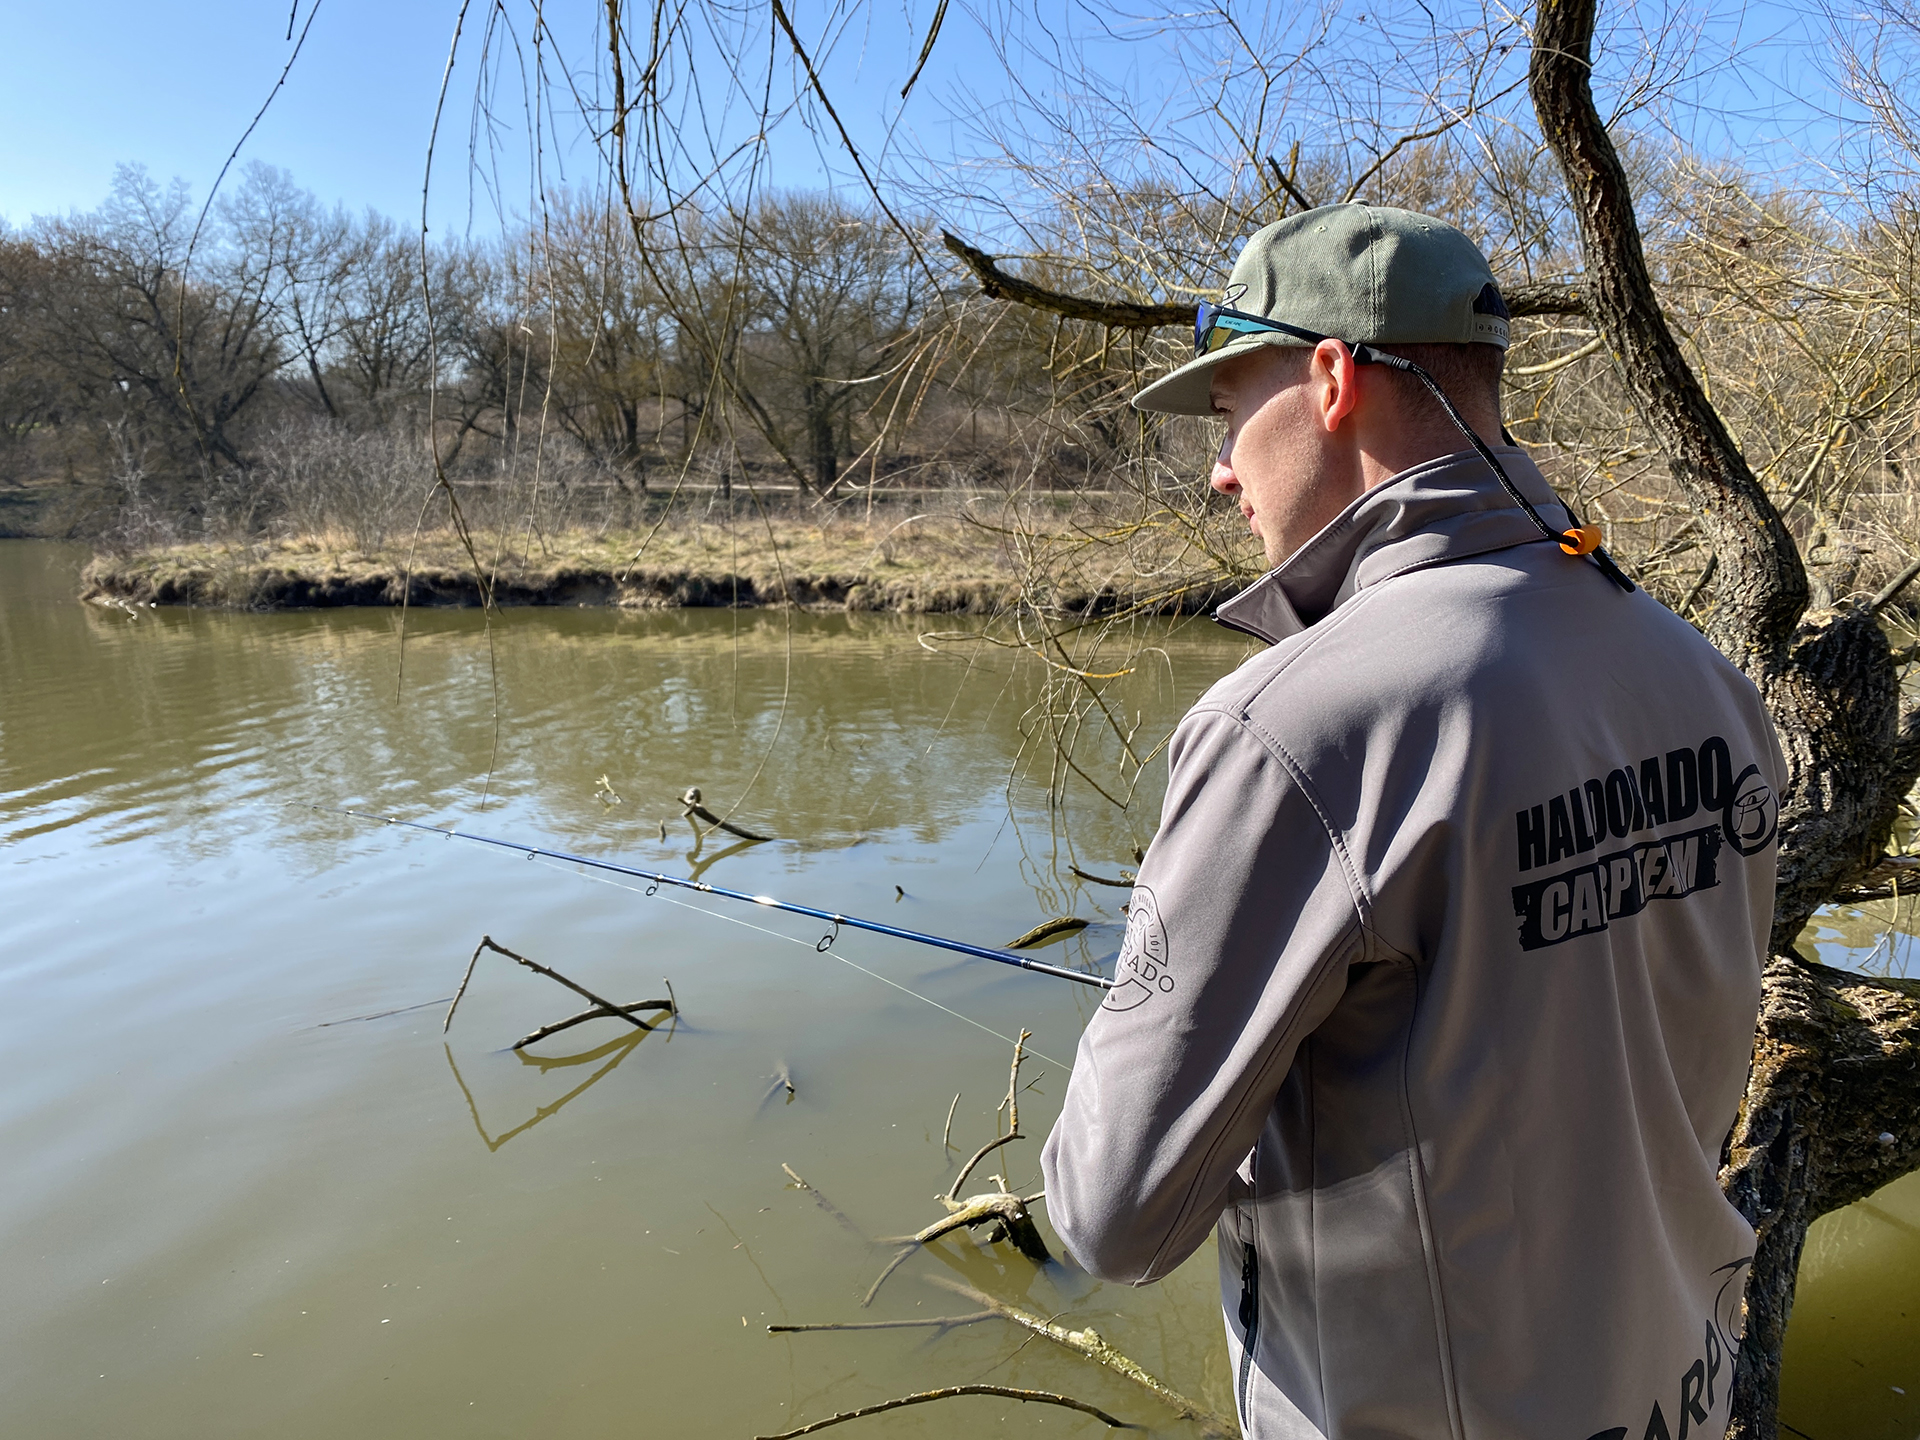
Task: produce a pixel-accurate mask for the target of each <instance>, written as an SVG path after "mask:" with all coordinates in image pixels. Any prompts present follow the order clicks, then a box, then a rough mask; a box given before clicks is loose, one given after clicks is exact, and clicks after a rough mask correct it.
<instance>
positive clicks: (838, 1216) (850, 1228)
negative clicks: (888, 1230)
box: [780, 1160, 873, 1245]
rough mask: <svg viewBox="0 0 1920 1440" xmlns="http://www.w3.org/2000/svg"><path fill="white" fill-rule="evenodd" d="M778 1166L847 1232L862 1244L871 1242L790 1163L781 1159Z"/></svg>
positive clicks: (871, 1241) (871, 1240) (869, 1237)
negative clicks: (802, 1177)
mask: <svg viewBox="0 0 1920 1440" xmlns="http://www.w3.org/2000/svg"><path fill="white" fill-rule="evenodd" d="M780 1168H781V1169H782V1170H784V1171H786V1172H787V1178H788V1179H789V1180H791V1181H793V1184H794V1188H795V1189H797V1190H804V1191H806V1192H807V1193H808V1194H809V1195H811V1196H813V1203H814V1204H816V1205H818V1206H819V1207H820V1208H821V1209H822V1210H824V1211H826V1212H827V1214H829V1215H831V1216H832V1217H833V1218H834V1219H835V1220H836V1221H838V1222H839V1223H840V1225H841V1227H842V1228H844V1229H845V1230H846V1231H847V1232H848V1233H849V1234H851V1235H853V1236H854V1237H855V1238H856V1239H858V1240H859V1241H860V1243H861V1244H862V1245H871V1244H873V1237H872V1236H870V1235H868V1234H867V1233H866V1232H865V1231H864V1230H862V1229H861V1228H860V1227H859V1226H858V1225H856V1224H854V1223H853V1221H851V1220H849V1219H848V1218H847V1215H846V1212H845V1211H844V1210H842V1209H841V1208H840V1207H839V1206H838V1205H836V1204H834V1203H833V1202H832V1201H831V1200H829V1199H827V1197H826V1196H824V1195H822V1194H821V1193H820V1192H819V1191H818V1190H816V1189H814V1188H813V1186H811V1185H809V1184H808V1183H807V1182H806V1181H804V1180H802V1179H801V1178H800V1175H799V1172H798V1171H796V1170H795V1169H794V1168H793V1167H792V1166H791V1165H789V1164H787V1163H786V1162H785V1161H784V1160H783V1161H781V1162H780Z"/></svg>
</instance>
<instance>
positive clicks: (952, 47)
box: [0, 0, 1834, 233]
mask: <svg viewBox="0 0 1920 1440" xmlns="http://www.w3.org/2000/svg"><path fill="white" fill-rule="evenodd" d="M310 3H311V0H301V4H300V6H299V12H298V14H299V22H300V23H301V24H305V23H306V21H307V18H308V17H309V15H310V14H311V13H312V12H311V11H310V9H309V5H310ZM289 5H290V0H253V3H244V0H195V3H192V4H186V3H181V0H148V3H141V4H137V3H132V0H94V3H93V4H90V5H88V6H84V7H83V6H77V5H57V4H48V3H41V0H4V6H5V8H4V12H3V13H4V18H5V31H4V33H5V35H6V41H7V43H6V44H5V46H4V48H0V134H4V135H5V136H6V137H7V144H6V145H5V147H4V149H3V150H0V217H4V218H5V219H6V220H7V221H9V222H10V223H12V224H15V225H18V224H22V223H25V222H26V221H27V220H29V219H30V218H31V217H32V216H33V215H36V214H43V213H57V212H65V211H68V210H71V209H88V208H92V207H93V206H95V205H97V204H98V203H99V202H100V200H101V199H102V198H103V197H104V195H105V193H106V191H107V188H108V185H109V184H110V182H111V178H112V173H113V168H114V166H115V164H116V163H120V162H135V163H140V164H144V165H146V166H147V167H148V168H149V169H150V170H151V171H152V172H153V173H154V174H155V176H156V177H158V178H160V179H162V180H166V179H169V178H171V177H173V176H180V177H183V178H184V179H186V180H187V181H188V183H189V184H190V185H191V186H192V187H193V189H194V192H195V194H196V195H203V194H204V193H205V188H206V186H207V185H208V184H209V183H210V182H211V180H212V178H213V176H214V175H215V174H216V173H217V171H218V170H219V167H220V165H221V163H222V161H223V160H224V159H225V157H226V155H227V152H228V151H229V150H230V149H231V148H232V146H233V144H234V142H235V141H236V140H237V139H238V138H239V136H240V134H241V132H242V131H243V130H244V129H245V128H246V125H247V122H248V121H249V119H251V117H252V115H253V113H254V111H255V110H256V109H257V108H258V107H259V105H260V102H261V101H262V99H264V98H265V96H266V95H267V93H268V92H269V91H270V90H271V89H272V87H273V83H274V81H275V79H276V78H277V76H278V75H279V73H280V69H281V66H282V65H283V64H284V62H285V60H286V57H287V55H288V53H289V50H290V48H291V47H290V45H289V43H288V41H287V38H286V33H287V24H288V11H289ZM482 8H483V6H482V5H481V4H479V3H476V4H475V6H474V10H475V11H480V10H481V9H482ZM1443 8H1457V7H1443ZM1614 8H1615V13H1614V16H1613V18H1614V19H1615V21H1616V22H1617V23H1624V24H1627V25H1628V26H1629V27H1632V26H1635V25H1646V26H1650V27H1651V28H1653V29H1656V30H1657V29H1660V28H1663V27H1667V26H1671V25H1683V26H1697V27H1698V29H1699V32H1700V34H1701V35H1702V37H1703V39H1702V48H1701V50H1700V52H1699V58H1698V60H1697V62H1696V64H1695V66H1694V67H1693V73H1692V74H1691V76H1690V78H1689V79H1688V81H1687V86H1688V87H1689V93H1690V94H1691V95H1692V96H1693V97H1694V98H1699V99H1703V100H1705V101H1706V102H1707V105H1708V107H1709V110H1710V111H1711V115H1710V117H1709V118H1708V119H1706V120H1704V121H1702V120H1699V119H1698V118H1697V117H1696V118H1694V119H1692V120H1690V121H1689V124H1690V126H1691V127H1692V129H1693V133H1691V134H1690V135H1689V136H1688V138H1689V139H1691V140H1693V141H1695V142H1696V143H1698V144H1701V145H1703V146H1704V147H1705V148H1707V149H1709V150H1712V151H1718V152H1722V153H1727V152H1731V153H1735V154H1744V155H1747V156H1749V158H1755V159H1758V158H1759V157H1761V156H1762V155H1777V154H1781V153H1786V154H1787V155H1788V156H1789V158H1792V157H1794V156H1798V157H1803V158H1804V157H1807V156H1813V157H1817V156H1818V155H1819V154H1820V153H1821V152H1822V151H1823V150H1826V149H1829V148H1831V146H1832V144H1833V143H1834V131H1833V126H1832V122H1831V121H1829V120H1827V119H1823V118H1822V113H1821V112H1823V111H1826V110H1830V109H1831V108H1832V107H1831V103H1830V100H1829V97H1828V96H1827V94H1826V89H1827V87H1826V82H1825V81H1824V79H1822V78H1821V77H1820V76H1819V75H1818V73H1816V69H1815V67H1814V66H1813V65H1812V64H1811V63H1810V61H1809V56H1811V55H1812V54H1814V53H1815V51H1816V49H1817V48H1818V46H1819V45H1820V43H1821V40H1822V38H1823V36H1824V30H1823V29H1822V26H1821V24H1820V22H1819V20H1818V19H1817V17H1815V16H1813V15H1812V14H1810V13H1808V12H1805V11H1803V10H1802V9H1800V8H1798V7H1797V6H1795V5H1792V4H1777V3H1767V4H1750V5H1744V6H1733V5H1712V4H1708V5H1703V6H1696V7H1694V8H1692V9H1680V8H1678V7H1670V6H1656V5H1640V6H1635V7H1631V8H1629V7H1614ZM457 10H458V5H457V3H456V0H321V4H320V10H319V12H318V15H317V18H315V20H314V23H313V26H312V30H311V33H310V35H309V37H308V39H307V41H306V45H305V49H304V51H303V52H302V54H301V57H300V60H299V62H298V64H297V65H296V66H295V68H294V70H293V73H292V75H291V77H290V78H289V80H288V81H287V84H286V86H285V88H284V89H283V90H282V91H281V92H280V93H279V94H278V95H277V97H276V98H275V100H274V103H273V105H272V107H271V108H270V110H269V111H268V114H267V116H266V118H265V120H264V121H263V122H262V123H261V125H260V127H259V129H258V130H257V131H256V132H255V133H254V135H253V137H252V139H251V140H250V141H249V143H248V146H247V148H246V151H245V152H244V154H243V157H242V158H243V160H244V159H248V158H252V159H260V160H264V161H267V162H270V163H272V164H276V165H280V166H283V167H285V168H286V169H288V170H289V171H291V172H292V174H293V176H294V178H295V179H296V180H297V181H298V182H299V183H300V184H302V185H304V186H306V187H307V188H308V189H310V190H312V191H314V192H315V193H316V194H317V195H318V196H319V197H320V198H321V199H322V200H324V201H328V202H333V201H340V202H343V203H345V204H346V205H347V206H348V207H349V208H352V209H360V208H363V207H372V208H375V209H378V210H382V211H384V212H386V213H388V214H390V215H394V216H396V217H400V218H403V219H409V220H410V219H412V218H413V217H416V216H417V215H418V213H419V205H420V181H421V170H422V163H423V160H424V157H425V153H426V145H427V136H428V130H429V126H430V124H431V120H432V111H433V103H434V98H435V94H436V92H437V89H438V87H439V83H440V75H441V70H442V67H443V66H444V64H445V61H446V56H447V49H448V43H449V39H450V37H451V34H452V28H453V21H454V17H455V15H456V13H457ZM793 11H794V13H795V15H796V19H797V23H798V25H799V27H800V29H801V32H802V35H803V37H805V38H807V39H808V41H809V43H810V44H812V43H814V42H816V41H817V40H818V38H819V37H820V36H821V35H822V33H823V32H824V31H825V30H826V29H827V28H828V27H829V26H830V24H831V23H832V16H833V14H834V13H835V12H834V10H833V9H831V8H829V5H828V4H826V3H809V0H795V3H794V5H793ZM931 11H932V4H931V3H920V0H884V3H883V4H876V5H873V6H871V7H869V8H867V9H865V10H863V11H861V12H859V18H858V19H857V21H856V22H855V23H854V24H853V25H852V26H850V27H848V28H845V29H843V30H842V31H840V32H839V34H838V38H837V40H836V41H835V43H834V45H833V47H832V49H831V53H830V54H827V55H825V56H823V57H822V62H821V63H822V66H823V69H824V70H825V71H826V73H827V75H828V78H829V83H830V88H831V89H832V91H833V93H834V94H835V96H836V99H837V100H838V101H839V103H840V108H841V111H842V116H843V118H844V119H845V120H846V121H847V123H848V125H849V127H850V128H851V129H852V130H853V131H854V133H855V136H856V140H857V141H858V142H859V143H860V144H861V146H862V147H863V148H864V149H866V150H868V151H869V152H872V151H873V150H875V149H877V148H878V146H879V142H880V140H881V138H882V136H883V133H884V127H885V125H886V124H887V122H888V121H889V120H890V119H892V118H894V117H896V116H898V115H899V112H900V108H901V107H900V106H899V104H898V101H897V91H898V87H899V85H900V83H901V81H902V79H903V78H904V75H905V73H906V71H907V70H908V69H910V68H911V65H912V61H913V57H914V54H915V52H916V51H917V49H918V41H919V37H920V36H922V35H923V34H924V30H925V25H926V21H927V17H928V16H929V15H930V14H931ZM515 13H516V17H517V18H524V17H523V16H520V15H519V12H518V11H516V12H515ZM602 13H603V12H602V10H601V7H600V6H599V5H598V4H597V3H590V0H574V3H572V4H571V5H567V6H564V7H563V6H561V5H556V4H554V3H552V0H549V4H548V14H549V18H550V21H551V22H552V23H554V24H556V26H557V27H558V28H559V29H560V32H561V34H562V37H563V40H565V41H566V43H568V44H571V45H574V46H576V48H577V49H578V50H579V51H580V52H581V54H582V58H583V59H585V58H587V55H588V54H589V53H590V51H591V48H592V46H593V45H594V44H595V43H596V39H597V36H596V33H595V32H594V31H593V30H592V27H593V26H595V25H597V24H598V23H599V17H600V15H601V14H602ZM1003 13H1004V12H1000V11H996V9H995V8H994V3H993V0H977V3H974V0H956V3H954V4H953V5H952V7H951V10H950V13H949V16H948V20H947V25H946V30H945V31H944V32H943V36H942V39H941V42H940V45H939V47H938V48H937V49H936V51H935V54H934V59H933V62H932V64H931V65H930V66H929V67H928V70H927V73H926V75H925V76H924V77H923V79H922V80H921V82H920V84H919V87H918V89H917V90H916V93H915V95H914V98H913V101H912V102H911V104H910V105H909V106H908V107H907V110H906V114H905V118H904V125H905V129H904V130H903V131H902V132H901V133H902V134H903V135H904V134H907V133H908V132H911V135H912V137H913V141H914V143H915V145H916V147H917V148H918V150H919V151H920V153H922V154H924V155H928V156H933V157H936V158H937V157H940V156H942V155H943V154H948V155H950V154H952V153H954V151H955V150H956V149H957V150H961V151H964V150H965V149H966V147H967V144H968V142H967V139H966V130H965V127H964V126H962V125H958V124H956V122H955V121H954V118H953V117H954V116H955V115H956V114H958V113H959V112H960V111H963V110H965V109H967V108H968V107H969V106H971V105H974V104H979V103H986V104H991V103H993V102H994V101H995V100H997V99H999V98H1001V96H1002V85H1003V82H1002V80H1001V78H1000V74H999V71H998V66H997V62H996V61H995V60H994V59H993V57H992V54H991V49H990V45H989V42H988V39H987V34H986V32H987V30H988V29H991V28H993V27H995V26H997V25H1000V24H1002V23H1004V22H1003V20H1001V19H996V18H995V17H996V15H1001V14H1003ZM1031 13H1033V14H1035V15H1038V16H1042V17H1045V16H1046V15H1047V10H1046V7H1044V6H1038V7H1032V10H1031ZM1476 13H1477V7H1476ZM1086 14H1087V12H1085V11H1083V10H1080V9H1079V8H1077V7H1074V6H1072V5H1066V4H1063V5H1061V6H1059V7H1058V10H1057V15H1055V16H1054V17H1053V18H1052V19H1049V20H1046V22H1045V24H1044V25H1042V26H1041V28H1042V29H1044V28H1046V26H1047V25H1053V24H1056V23H1057V24H1058V25H1060V26H1065V27H1069V28H1073V27H1076V26H1077V27H1078V28H1079V29H1080V31H1081V33H1082V34H1083V35H1087V34H1088V27H1087V21H1086V19H1085V16H1086ZM1366 20H1367V15H1366V0H1352V3H1350V4H1348V5H1346V6H1345V7H1344V9H1343V10H1342V11H1341V23H1342V24H1343V25H1348V26H1357V25H1361V24H1364V22H1366ZM1036 23H1037V22H1036ZM569 26H573V27H578V28H577V29H575V30H574V32H573V35H572V36H571V37H569V35H568V31H567V27H569ZM1090 38H1091V39H1092V40H1093V42H1094V44H1095V49H1096V51H1097V53H1098V55H1099V57H1100V63H1101V64H1102V66H1103V67H1106V68H1108V69H1109V71H1110V73H1112V74H1114V75H1115V76H1116V77H1124V79H1116V81H1115V83H1121V84H1126V85H1128V86H1132V87H1138V88H1139V89H1140V91H1141V92H1142V93H1150V92H1153V91H1155V90H1164V89H1166V88H1167V87H1168V86H1170V85H1177V84H1178V83H1180V80H1179V75H1180V71H1179V67H1178V64H1177V58H1178V50H1179V36H1178V34H1177V32H1176V31H1170V30H1169V29H1168V27H1166V26H1165V25H1163V24H1158V23H1155V22H1153V21H1151V20H1150V19H1149V20H1143V21H1142V22H1140V23H1139V24H1138V25H1137V26H1135V27H1133V28H1132V29H1131V31H1129V30H1128V29H1124V28H1123V29H1122V30H1121V31H1119V32H1118V35H1117V36H1116V35H1114V34H1112V33H1107V34H1105V35H1096V36H1091V37H1090ZM474 39H475V34H474V31H473V30H472V29H471V28H469V31H468V34H467V38H466V42H465V43H466V51H467V54H468V57H469V59H468V63H467V64H465V65H464V66H463V67H462V70H461V73H460V74H458V75H457V76H456V78H455V81H454V83H453V84H452V86H451V88H450V92H449V101H448V107H447V115H446V118H445V120H444V121H443V151H442V157H441V159H440V161H439V162H438V165H437V171H436V174H437V177H438V178H437V179H436V186H435V194H436V199H435V203H434V206H433V216H432V222H433V227H434V229H435V230H436V231H437V232H440V233H446V232H447V231H448V230H449V229H451V230H461V229H464V228H466V227H467V226H468V225H469V224H470V223H471V225H472V226H473V228H475V229H476V230H480V231H488V230H491V229H493V228H494V226H495V224H496V223H497V222H496V221H495V220H494V219H493V218H492V213H491V208H490V202H489V201H488V199H487V198H486V196H485V195H484V194H481V193H477V192H476V191H475V190H474V189H473V187H472V184H471V179H472V177H471V173H470V170H469V167H468V165H467V163H466V141H467V133H468V124H469V120H470V115H471V108H472V103H473V96H474V82H475V74H476V71H475V68H474V66H473V64H472V55H473V51H474ZM1627 48H1628V47H1627V46H1626V45H1625V44H1624V43H1623V44H1622V50H1623V51H1624V50H1625V49H1627ZM1729 55H1733V56H1737V59H1738V63H1735V64H1729V63H1726V60H1727V57H1728V56H1729ZM507 78H508V81H509V84H508V86H507V90H506V91H503V92H502V93H503V95H504V96H505V99H506V103H504V104H503V105H502V106H501V107H500V108H501V111H502V113H503V114H508V115H509V117H510V118H512V117H514V116H517V114H518V112H519V105H520V101H519V98H518V94H517V90H516V89H515V86H514V84H513V83H512V77H511V74H509V75H508V77H507ZM508 92H512V93H508ZM1809 102H1810V103H1809ZM1689 113H1690V114H1692V113H1694V112H1689ZM558 118H559V120H560V122H561V124H562V126H563V128H565V127H566V126H567V125H568V124H569V117H567V116H566V115H564V114H562V115H561V116H559V117H558ZM816 118H817V117H816ZM956 137H957V138H956ZM1782 143H1784V144H1785V146H1786V147H1787V150H1786V151H1785V152H1782V151H1781V149H1780V147H1781V145H1782ZM503 146H504V153H506V154H507V155H508V157H509V158H508V160H507V163H506V167H505V169H504V171H503V174H502V178H503V184H504V186H505V188H506V189H507V190H508V191H509V200H508V203H509V205H510V206H513V207H518V208H524V205H525V197H526V195H527V170H526V167H525V163H524V160H517V159H516V158H514V157H518V156H524V153H525V149H524V146H525V142H524V139H523V138H522V136H520V135H518V134H508V135H507V136H506V137H505V138H504V140H503ZM773 154H774V156H775V158H776V161H777V164H776V166H775V169H774V178H775V179H776V181H777V182H778V183H780V184H782V185H786V186H807V185H816V184H820V183H822V182H823V181H824V180H826V179H828V178H829V175H830V173H831V174H832V175H834V177H835V178H837V179H839V180H840V181H841V182H842V183H845V182H846V181H847V179H848V177H849V174H850V171H849V167H848V166H847V165H846V164H845V162H844V160H843V159H842V158H840V157H838V156H837V155H835V154H834V153H833V152H832V149H831V146H830V145H828V146H823V145H822V144H821V143H820V142H819V141H818V140H817V139H816V138H815V137H813V136H811V135H809V134H808V133H807V132H806V131H805V129H804V128H802V127H801V126H799V125H797V124H790V125H788V126H787V127H785V128H784V129H783V130H782V131H781V132H780V133H779V135H778V136H777V137H776V139H775V141H774V149H773ZM823 157H824V158H823ZM550 163H551V164H552V165H553V166H554V173H556V174H557V173H558V172H559V171H560V170H561V169H564V168H566V167H569V166H570V167H571V171H572V173H574V174H579V173H582V171H583V170H584V169H586V168H588V167H590V164H591V155H590V153H589V152H587V150H586V149H585V148H584V145H583V144H582V143H581V142H578V141H577V140H576V141H575V143H574V144H573V145H572V147H571V149H569V148H567V147H565V146H563V147H560V148H559V149H557V150H556V151H555V152H554V153H553V155H552V156H551V158H550Z"/></svg>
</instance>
